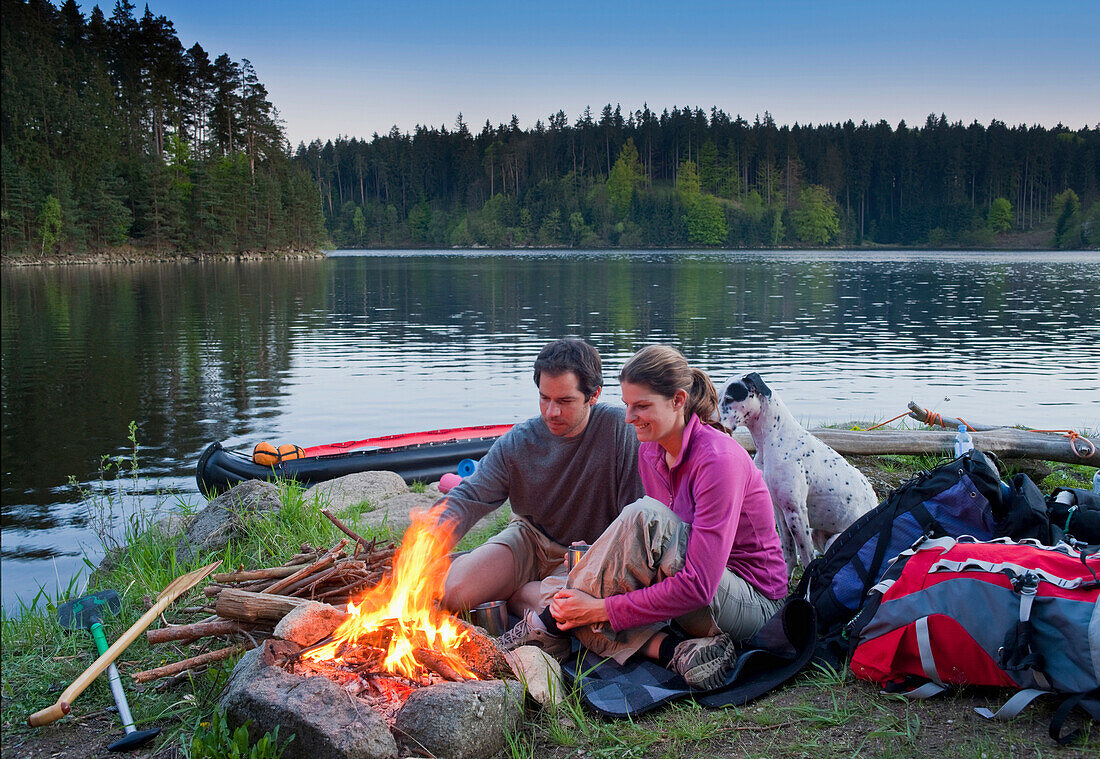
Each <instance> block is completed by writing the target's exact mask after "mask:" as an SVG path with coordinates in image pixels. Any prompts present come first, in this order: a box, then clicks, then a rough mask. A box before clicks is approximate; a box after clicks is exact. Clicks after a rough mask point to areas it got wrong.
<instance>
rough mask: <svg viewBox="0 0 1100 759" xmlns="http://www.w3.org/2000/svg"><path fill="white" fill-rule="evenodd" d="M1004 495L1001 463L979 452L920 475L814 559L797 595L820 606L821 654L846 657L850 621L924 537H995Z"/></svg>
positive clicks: (836, 660) (838, 659)
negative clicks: (898, 558)
mask: <svg viewBox="0 0 1100 759" xmlns="http://www.w3.org/2000/svg"><path fill="white" fill-rule="evenodd" d="M1004 494H1005V491H1002V484H1001V480H1000V477H999V475H998V474H997V469H996V466H995V465H994V464H993V462H992V461H991V460H990V459H989V458H988V457H987V456H986V455H985V454H983V453H982V452H980V451H978V450H976V449H974V450H971V451H968V452H967V453H965V454H963V455H962V456H960V457H959V458H957V459H955V460H953V461H949V462H947V463H945V464H941V465H940V466H938V467H936V468H935V469H932V470H931V471H929V472H923V473H921V474H918V475H917V476H916V477H915V478H913V479H912V480H910V481H909V482H907V483H905V484H904V485H902V486H901V487H899V488H897V489H896V490H895V491H894V492H893V493H891V494H890V496H889V497H888V498H887V499H886V500H885V501H883V502H882V503H880V504H879V505H878V506H877V507H875V508H874V509H872V510H871V511H869V512H867V513H866V514H864V515H863V516H862V517H860V518H859V519H858V520H856V521H855V522H854V523H853V524H852V525H851V526H849V527H848V529H847V530H845V531H844V532H843V533H841V534H840V535H839V536H838V537H837V538H836V540H834V541H833V544H832V545H831V546H829V549H828V550H827V551H826V552H825V554H824V555H823V556H820V557H818V558H817V559H814V560H813V561H812V562H810V565H809V566H808V567H806V571H805V572H804V573H803V574H802V579H801V580H800V581H799V584H798V587H797V588H796V589H795V591H794V593H793V594H792V596H793V597H796V598H805V599H807V600H808V601H809V602H810V604H811V605H812V606H813V608H814V613H815V616H816V620H817V633H818V642H817V650H816V652H815V658H817V659H818V660H820V661H824V662H827V663H829V664H831V665H832V666H834V667H836V666H840V665H841V664H842V663H843V662H844V661H845V660H846V659H847V657H848V654H849V651H850V641H849V640H848V634H847V631H846V629H845V628H846V626H847V624H848V623H849V622H850V621H851V620H852V618H853V617H855V615H856V614H857V613H858V612H859V610H860V608H861V607H862V606H863V604H864V602H865V600H866V598H867V593H868V591H870V590H871V588H872V587H874V585H875V584H876V583H878V581H879V580H880V579H882V575H883V573H884V572H885V571H886V567H887V566H888V564H889V562H890V561H891V560H892V559H893V558H894V557H895V556H897V555H899V554H900V553H901V552H902V551H905V550H906V549H908V548H909V547H910V546H912V545H913V543H914V542H916V541H917V540H918V539H920V538H922V537H929V538H939V537H959V536H961V535H972V536H974V537H975V538H977V539H979V540H990V539H992V538H993V537H995V536H996V535H997V533H998V532H999V531H998V529H997V527H998V523H999V522H1002V523H1004V522H1007V521H1008V520H1007V518H1006V511H1007V509H1006V503H1005V500H1006V499H1004V497H1003V496H1004Z"/></svg>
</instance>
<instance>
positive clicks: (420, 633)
mask: <svg viewBox="0 0 1100 759" xmlns="http://www.w3.org/2000/svg"><path fill="white" fill-rule="evenodd" d="M445 505H446V504H445V502H444V503H441V504H439V505H438V506H437V507H435V508H433V509H431V510H430V511H427V512H420V513H414V514H413V518H412V524H411V525H410V527H409V529H408V530H407V531H406V532H405V536H404V537H403V538H402V541H401V547H400V548H398V550H397V553H396V554H395V555H394V559H393V573H392V575H391V576H389V577H386V578H384V579H383V580H382V581H381V582H380V583H379V584H378V585H376V586H375V587H373V588H371V589H370V590H368V591H367V592H366V593H365V594H364V595H363V597H362V598H361V599H360V601H359V603H358V604H354V603H349V604H348V613H349V614H350V615H351V616H350V617H348V619H347V620H345V621H344V623H343V624H342V625H340V627H338V628H337V629H336V632H334V633H333V641H332V643H330V644H328V645H326V646H323V647H321V648H318V649H315V650H313V651H310V652H308V653H306V654H304V656H303V658H306V659H312V660H316V661H323V660H330V659H337V658H338V656H337V654H338V652H339V650H340V649H341V647H342V646H343V645H345V644H355V643H357V642H358V641H359V639H360V638H363V637H365V636H369V635H372V634H375V640H377V639H378V636H377V633H380V632H382V631H384V630H392V633H393V634H392V636H391V637H390V639H389V644H388V648H387V650H386V657H385V659H384V661H383V665H382V666H383V669H385V670H386V671H387V672H393V673H396V674H400V675H404V676H405V677H408V678H411V679H417V678H419V677H420V675H421V673H423V672H424V667H423V666H421V665H420V664H419V663H418V662H417V660H416V658H415V656H414V652H415V651H416V650H417V649H418V648H428V649H433V650H434V651H436V652H439V653H441V654H443V655H444V656H446V658H447V661H448V663H449V664H450V665H451V666H453V667H454V669H455V670H457V671H458V673H459V674H461V675H463V676H465V677H467V678H470V679H476V678H477V675H475V674H474V673H473V672H471V671H470V670H469V668H468V667H466V666H465V664H464V663H463V661H462V657H461V655H460V654H459V653H458V650H457V649H458V646H459V644H460V643H462V642H463V641H464V640H465V639H466V637H467V636H466V632H465V631H464V630H463V629H461V628H460V627H459V626H458V625H457V624H456V620H455V618H454V617H452V616H451V615H450V614H447V613H446V612H443V611H440V610H439V609H438V607H437V606H436V603H435V602H436V601H438V600H439V599H440V598H442V597H443V582H444V579H445V578H446V575H447V569H448V567H449V566H450V561H449V560H448V558H447V548H448V546H449V545H450V536H451V532H452V525H451V524H449V523H444V522H441V521H440V520H439V518H438V517H439V514H440V512H441V511H442V510H443V508H445Z"/></svg>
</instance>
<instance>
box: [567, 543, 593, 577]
mask: <svg viewBox="0 0 1100 759" xmlns="http://www.w3.org/2000/svg"><path fill="white" fill-rule="evenodd" d="M591 547H592V546H588V545H583V544H582V545H575V546H569V548H567V549H566V551H565V568H566V569H568V570H569V571H573V567H575V566H577V562H578V561H580V560H581V557H582V556H584V554H585V551H587V550H588V549H589V548H591Z"/></svg>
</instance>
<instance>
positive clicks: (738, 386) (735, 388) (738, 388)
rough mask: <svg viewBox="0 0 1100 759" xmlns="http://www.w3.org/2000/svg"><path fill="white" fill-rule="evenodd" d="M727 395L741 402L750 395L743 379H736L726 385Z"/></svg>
mask: <svg viewBox="0 0 1100 759" xmlns="http://www.w3.org/2000/svg"><path fill="white" fill-rule="evenodd" d="M726 397H727V398H729V399H730V400H731V401H733V402H734V403H740V402H741V401H743V400H745V399H746V398H748V397H749V389H748V388H747V387H745V383H744V382H743V381H742V380H736V381H734V382H731V383H729V385H727V386H726Z"/></svg>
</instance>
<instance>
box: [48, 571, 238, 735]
mask: <svg viewBox="0 0 1100 759" xmlns="http://www.w3.org/2000/svg"><path fill="white" fill-rule="evenodd" d="M219 564H221V562H220V561H216V562H214V563H213V564H208V565H207V566H205V567H203V568H202V569H197V570H195V571H194V572H189V573H187V574H186V575H183V576H182V577H178V578H176V580H175V581H174V582H173V583H172V584H171V585H169V586H168V587H167V588H165V589H164V590H163V591H162V592H161V597H160V598H159V600H158V601H157V602H156V603H155V604H153V607H152V608H151V609H149V611H147V612H145V613H144V614H142V615H141V619H139V620H138V621H137V622H134V624H133V625H131V627H130V629H129V630H127V631H126V632H124V633H123V634H122V637H121V638H119V639H118V640H116V641H115V642H114V644H113V645H112V646H111V647H110V648H108V649H107V650H106V651H104V652H103V653H102V654H100V656H99V658H98V659H96V660H95V661H94V662H92V666H90V667H88V668H87V669H86V670H84V673H83V674H82V675H80V677H78V678H76V680H74V681H73V684H72V685H70V686H69V687H68V688H66V689H65V691H64V692H63V693H62V694H61V696H60V698H58V699H57V703H55V704H54V705H53V706H47V707H46V708H45V709H40V710H39V711H37V712H35V713H34V714H32V715H31V716H30V717H28V718H27V724H28V725H30V726H31V727H42V726H43V725H49V724H52V723H54V722H57V721H58V720H59V719H61V718H62V717H64V716H65V715H66V714H68V713H69V710H70V709H72V703H73V701H75V700H76V697H77V696H79V695H80V694H81V693H83V692H84V690H85V689H86V688H87V687H88V686H89V685H91V684H92V682H93V681H94V680H95V679H96V678H97V677H99V676H100V674H102V672H103V670H105V669H107V667H108V666H109V665H110V664H111V662H113V661H114V660H115V659H117V658H118V657H119V655H120V654H121V653H122V652H123V651H125V650H126V649H127V648H128V647H129V646H130V644H131V643H133V642H134V641H135V640H137V637H138V636H139V635H141V634H142V633H143V632H144V631H145V628H146V627H148V626H149V625H151V624H153V620H154V619H156V618H157V617H158V616H159V615H160V613H161V612H162V611H164V610H165V609H167V608H168V606H169V605H170V604H171V603H172V602H173V601H175V600H176V598H177V597H179V596H180V595H181V594H182V593H184V592H185V591H187V590H188V589H189V588H192V587H194V586H195V585H196V584H197V583H198V582H200V581H201V580H202V579H203V578H204V577H206V576H207V575H209V574H210V573H211V572H213V571H214V570H215V569H217V567H218V565H219Z"/></svg>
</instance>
